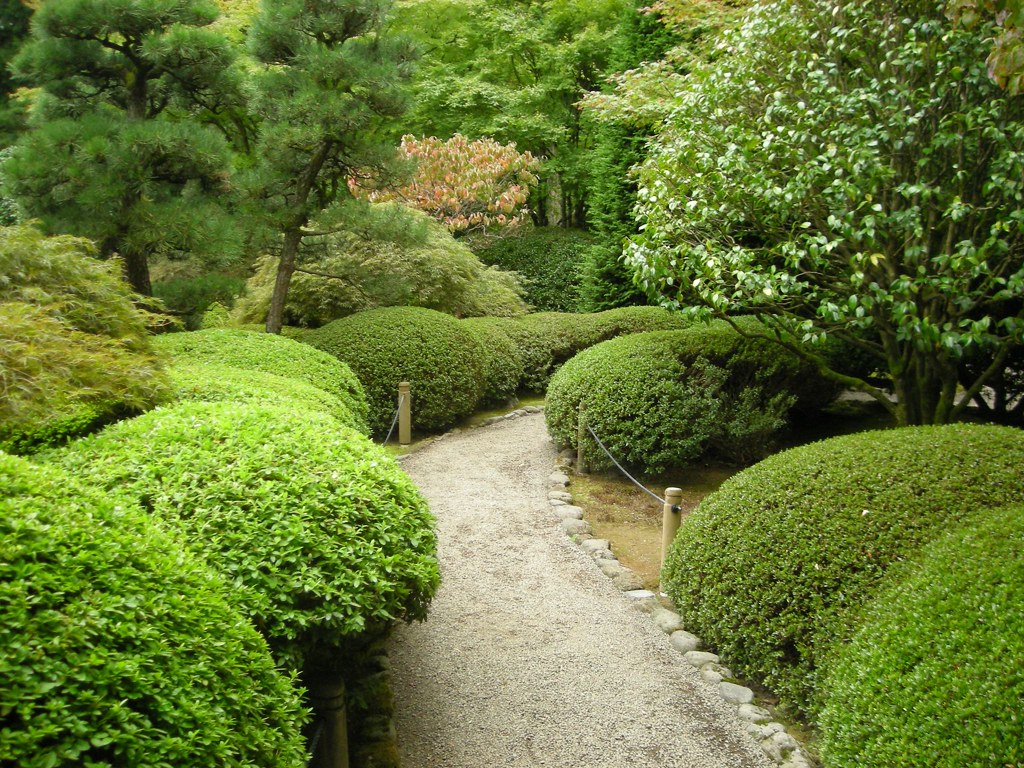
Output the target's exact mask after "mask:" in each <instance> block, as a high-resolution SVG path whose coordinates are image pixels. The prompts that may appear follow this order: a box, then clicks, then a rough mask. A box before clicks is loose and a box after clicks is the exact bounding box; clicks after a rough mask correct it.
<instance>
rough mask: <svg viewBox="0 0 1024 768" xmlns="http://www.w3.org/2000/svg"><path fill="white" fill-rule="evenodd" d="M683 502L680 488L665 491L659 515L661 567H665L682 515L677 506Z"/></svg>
mask: <svg viewBox="0 0 1024 768" xmlns="http://www.w3.org/2000/svg"><path fill="white" fill-rule="evenodd" d="M682 501H683V489H682V488H666V489H665V506H664V507H663V508H662V514H661V567H662V568H664V567H665V560H666V559H667V558H668V550H669V547H671V546H672V541H673V540H674V539H675V537H676V533H677V532H678V531H679V523H680V522H681V520H682V514H681V511H680V509H679V505H680V504H681V503H682Z"/></svg>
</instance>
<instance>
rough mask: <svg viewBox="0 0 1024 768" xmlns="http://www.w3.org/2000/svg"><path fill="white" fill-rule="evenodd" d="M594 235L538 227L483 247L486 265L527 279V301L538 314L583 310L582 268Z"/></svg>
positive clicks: (482, 255)
mask: <svg viewBox="0 0 1024 768" xmlns="http://www.w3.org/2000/svg"><path fill="white" fill-rule="evenodd" d="M593 244H594V238H593V237H592V236H591V235H588V234H587V233H585V232H583V231H582V230H578V229H565V228H563V227H536V228H529V229H523V230H520V231H517V232H513V233H510V234H508V235H506V236H505V237H502V238H500V239H498V240H495V241H494V242H493V243H491V244H489V245H487V246H486V247H484V248H481V249H480V250H479V251H478V252H477V255H479V257H480V260H481V261H482V262H483V263H484V264H492V265H494V266H496V267H500V268H501V269H506V270H512V271H515V272H518V273H519V274H520V275H522V276H523V277H525V278H526V301H527V303H528V304H529V305H530V306H531V307H533V309H534V311H536V312H576V311H577V310H578V309H579V290H580V289H579V282H580V266H581V264H582V262H583V259H584V256H585V255H586V253H587V249H588V248H589V247H591V246H592V245H593Z"/></svg>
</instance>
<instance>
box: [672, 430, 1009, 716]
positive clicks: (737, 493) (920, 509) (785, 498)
mask: <svg viewBox="0 0 1024 768" xmlns="http://www.w3.org/2000/svg"><path fill="white" fill-rule="evenodd" d="M1021 466H1024V432H1021V431H1019V430H1016V429H1010V428H1005V427H993V426H972V425H966V424H957V425H949V426H943V427H912V428H905V429H894V430H888V431H880V432H878V431H876V432H863V433H859V434H854V435H847V436H843V437H836V438H832V439H830V440H825V441H822V442H819V443H812V444H810V445H805V446H801V447H799V448H793V449H791V450H788V451H785V452H783V453H779V454H776V455H774V456H771V457H769V458H767V459H765V460H764V461H762V462H761V463H759V464H757V465H755V466H753V467H751V468H749V469H747V470H744V471H743V472H740V473H739V474H738V475H735V476H734V477H732V478H731V479H730V480H728V481H727V482H726V483H725V484H724V485H723V486H722V487H721V489H720V490H718V491H717V492H716V493H713V494H711V495H710V496H708V497H707V498H706V499H705V500H704V501H703V502H702V503H701V505H700V506H699V507H698V509H697V510H696V511H695V512H694V513H693V514H692V515H691V516H690V517H689V518H688V519H687V520H686V521H684V523H683V525H682V527H681V528H680V531H679V534H678V536H677V537H676V540H675V543H674V544H673V546H672V549H671V552H670V554H669V557H668V559H667V561H666V563H665V566H664V568H663V570H662V579H663V583H664V584H665V588H666V591H667V592H668V594H669V596H670V597H671V598H672V600H673V601H674V602H675V604H676V606H677V607H678V608H679V611H680V613H681V614H682V616H683V620H684V621H685V623H686V625H687V628H688V629H691V630H692V631H693V632H694V633H695V634H698V635H700V636H701V637H702V638H703V639H704V640H705V641H706V642H707V643H709V644H710V645H711V646H712V647H714V648H716V649H717V651H718V652H719V653H720V654H721V655H722V656H723V658H724V659H725V661H726V663H727V664H728V665H729V667H730V668H731V669H733V670H734V671H735V672H737V673H738V674H740V675H742V676H743V677H745V678H748V679H751V680H755V681H758V682H760V683H763V684H764V685H766V686H767V687H768V688H770V689H771V690H773V691H775V692H776V693H778V694H780V695H781V696H782V697H783V698H784V699H785V700H787V701H788V702H790V703H792V704H795V705H797V706H799V707H801V708H803V709H805V710H806V711H808V712H810V713H812V714H813V713H814V712H815V711H816V710H817V706H818V702H817V700H816V692H817V691H818V690H819V687H820V680H821V665H822V663H823V659H825V658H826V656H827V654H828V653H829V651H830V650H831V649H832V648H833V647H834V645H835V644H837V643H841V642H844V641H845V640H847V639H848V637H849V635H850V633H851V630H852V627H853V622H854V619H853V618H852V617H851V610H855V609H857V608H859V607H860V606H861V605H862V604H863V603H864V601H865V600H867V599H869V598H870V597H872V596H873V593H874V591H875V588H876V586H877V585H878V582H879V579H880V578H881V577H882V576H883V575H884V574H885V572H886V571H887V569H888V568H889V567H890V566H891V565H892V564H893V563H896V562H899V561H900V560H902V559H905V558H907V557H911V556H913V555H914V554H915V553H916V552H917V550H918V549H919V548H920V547H921V546H922V545H923V544H925V543H927V542H928V541H930V540H931V539H933V538H934V537H935V536H936V535H938V534H939V533H941V532H942V531H944V530H945V529H946V528H948V527H950V526H954V525H957V524H959V522H960V521H961V520H962V519H963V518H964V517H965V516H966V515H968V514H970V513H972V512H974V511H975V510H977V509H982V508H986V507H996V506H1002V505H1005V504H1008V503H1013V502H1016V501H1019V499H1020V498H1021V497H1022V493H1024V478H1022V476H1021V472H1020V467H1021Z"/></svg>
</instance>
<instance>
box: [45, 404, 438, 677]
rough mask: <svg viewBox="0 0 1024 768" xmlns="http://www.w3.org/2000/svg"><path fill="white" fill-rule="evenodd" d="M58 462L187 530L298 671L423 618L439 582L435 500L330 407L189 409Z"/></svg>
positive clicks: (143, 422) (123, 425) (136, 422)
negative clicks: (387, 628) (374, 631)
mask: <svg viewBox="0 0 1024 768" xmlns="http://www.w3.org/2000/svg"><path fill="white" fill-rule="evenodd" d="M51 458H52V460H53V461H54V462H56V463H58V464H59V465H60V466H62V467H63V468H65V469H66V470H67V471H68V472H69V473H71V474H74V475H75V476H77V477H80V478H83V479H85V480H87V481H88V482H89V483H90V484H92V485H93V486H94V487H97V488H99V489H101V490H103V491H107V492H111V493H114V492H118V493H122V494H125V495H127V496H128V497H130V498H132V499H134V500H137V501H138V502H139V503H141V504H143V505H144V506H145V507H146V508H147V509H149V510H151V511H152V513H153V514H155V515H156V516H157V517H158V518H160V519H161V520H163V521H165V522H166V523H167V524H168V525H173V526H174V527H175V528H177V529H179V530H181V531H183V532H184V533H185V536H186V538H187V540H188V541H189V542H190V545H191V546H192V548H193V549H194V550H195V551H196V552H198V553H199V554H201V555H203V556H204V557H205V558H206V559H207V561H208V562H209V563H210V564H211V565H213V566H214V567H215V568H217V570H219V571H220V572H221V573H222V574H224V575H225V576H226V577H227V578H228V579H229V580H230V581H231V582H232V583H233V584H235V585H236V590H235V596H236V598H237V601H238V604H239V605H240V606H241V607H243V609H244V611H245V613H246V615H248V616H251V617H252V619H253V621H254V622H255V623H256V626H257V627H258V628H259V629H260V630H261V631H262V632H263V634H264V635H265V636H266V638H267V641H268V643H269V644H270V648H271V651H272V652H273V653H274V656H275V658H276V659H277V660H278V661H279V663H281V664H282V665H284V666H285V667H287V668H291V669H301V668H302V667H303V666H304V664H305V663H306V662H307V661H309V662H311V663H313V664H314V665H315V664H317V663H319V662H320V661H321V660H322V657H321V653H326V654H328V655H332V654H333V655H337V653H338V650H337V649H338V648H339V647H340V646H343V645H344V644H345V643H346V641H347V640H349V639H351V638H353V637H355V636H357V635H359V634H360V633H362V632H363V631H364V630H366V629H367V628H375V627H377V626H378V625H380V624H382V623H387V622H390V621H392V620H394V619H422V618H423V617H424V616H425V614H426V610H427V605H428V603H429V601H430V599H431V597H432V595H433V593H434V590H435V589H436V587H437V582H438V570H437V561H436V558H435V547H436V540H435V535H434V532H433V527H432V526H433V519H432V517H431V516H430V513H429V511H428V510H427V506H426V503H425V502H424V500H423V499H422V497H421V496H420V495H419V493H418V492H417V490H416V489H415V487H414V486H413V485H412V483H411V482H410V481H409V479H408V478H407V477H406V476H405V475H404V474H403V473H402V472H401V470H400V469H399V468H398V467H397V465H395V463H394V461H393V460H392V459H391V458H390V457H389V456H388V455H387V453H385V452H384V451H383V450H382V449H381V448H379V447H377V446H375V445H374V444H373V443H371V442H370V441H369V439H367V438H365V437H363V436H362V435H360V434H359V433H358V432H356V431H354V430H352V429H349V428H347V427H343V426H341V425H339V424H338V423H337V422H336V421H335V420H334V419H332V418H331V417H329V416H326V415H324V414H321V413H316V412H312V411H310V412H298V411H295V410H289V409H285V408H280V407H272V406H255V405H251V404H237V403H186V404H182V405H178V406H175V407H173V408H166V409H159V410H156V411H152V412H150V413H148V414H145V415H144V416H140V417H138V418H136V419H132V420H130V421H124V422H120V423H119V424H116V425H114V426H113V427H111V428H109V429H107V430H105V431H104V432H102V433H100V434H99V435H95V436H92V437H90V438H86V439H84V440H80V441H78V442H76V443H74V444H73V445H71V446H69V447H68V448H67V449H65V450H63V451H59V452H55V453H54V454H52V457H51Z"/></svg>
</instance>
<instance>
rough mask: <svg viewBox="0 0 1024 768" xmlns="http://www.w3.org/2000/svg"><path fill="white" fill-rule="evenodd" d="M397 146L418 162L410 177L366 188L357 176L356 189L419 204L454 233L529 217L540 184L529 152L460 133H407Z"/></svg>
mask: <svg viewBox="0 0 1024 768" xmlns="http://www.w3.org/2000/svg"><path fill="white" fill-rule="evenodd" d="M399 149H400V152H401V154H402V155H403V156H404V157H405V158H407V159H408V160H410V161H412V162H415V164H416V171H415V174H414V176H413V178H412V180H411V181H409V182H408V183H406V184H404V185H402V186H398V187H384V188H373V187H372V186H371V188H370V190H369V191H368V192H362V191H361V190H360V188H359V187H358V185H357V184H356V183H355V182H354V180H353V182H352V184H350V187H351V188H352V191H353V193H354V194H356V195H359V194H360V193H361V192H362V194H365V196H366V197H367V198H368V199H369V200H370V201H371V202H375V203H376V202H388V201H391V200H397V201H399V202H402V203H405V204H407V205H410V206H412V207H413V208H418V209H419V210H421V211H424V212H426V213H427V214H429V215H430V216H432V217H433V218H435V219H437V220H438V221H440V222H441V223H442V224H444V225H445V226H446V227H447V228H448V230H449V231H450V232H452V234H455V235H458V234H462V233H465V232H470V231H473V230H486V229H494V228H501V227H510V226H514V225H516V224H519V223H521V222H522V221H523V219H524V218H525V217H526V214H527V209H526V207H525V205H526V200H527V198H528V197H529V191H530V186H531V185H533V184H536V183H537V176H536V173H535V171H536V169H537V162H536V161H535V160H534V159H533V155H531V154H530V153H529V152H519V151H517V150H516V148H515V145H514V144H499V143H498V142H497V141H495V140H494V139H477V140H475V141H470V140H469V139H467V138H466V137H465V136H462V135H461V134H458V133H457V134H455V135H454V136H452V137H451V138H450V139H448V140H447V141H442V140H441V139H437V138H434V137H430V138H423V139H417V138H416V137H415V136H403V137H402V144H401V147H400V148H399Z"/></svg>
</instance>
